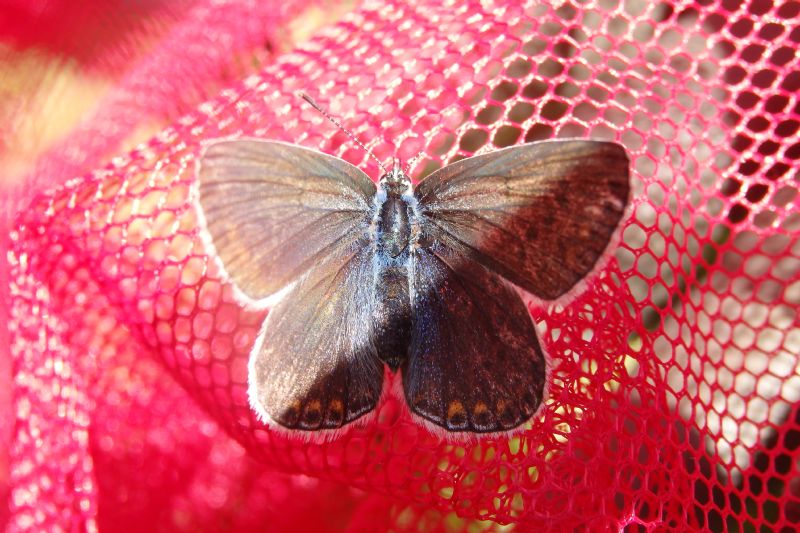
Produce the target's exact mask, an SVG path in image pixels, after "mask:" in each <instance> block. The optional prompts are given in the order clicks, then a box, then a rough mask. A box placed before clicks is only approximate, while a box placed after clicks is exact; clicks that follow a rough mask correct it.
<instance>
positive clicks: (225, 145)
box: [198, 140, 375, 299]
mask: <svg viewBox="0 0 800 533" xmlns="http://www.w3.org/2000/svg"><path fill="white" fill-rule="evenodd" d="M198 175H199V193H200V205H201V207H202V209H203V214H204V218H205V224H206V228H207V230H208V232H209V234H210V235H211V238H212V242H213V243H214V248H215V249H216V252H217V255H218V256H219V257H220V259H221V260H222V263H223V264H224V266H225V270H226V272H227V273H228V275H229V276H230V277H231V278H232V280H233V281H234V282H235V283H236V285H237V286H238V287H239V288H240V289H241V290H242V291H243V292H244V293H245V294H246V295H247V296H249V297H251V298H253V299H261V298H264V297H266V296H269V295H271V294H273V293H275V292H277V291H278V290H280V289H282V288H283V287H285V286H286V285H287V284H289V282H291V281H293V280H295V279H297V278H298V277H299V276H300V275H301V274H302V273H304V272H305V271H306V270H308V269H309V268H310V267H311V266H312V265H313V264H315V263H317V262H319V261H321V260H322V259H324V258H325V257H326V256H328V255H330V254H331V251H332V249H333V247H335V246H336V245H338V244H339V243H340V242H342V241H346V242H353V241H354V240H355V239H358V238H359V236H360V234H361V233H362V232H361V231H359V230H360V229H362V228H363V227H365V226H366V225H367V224H368V223H369V213H370V209H371V205H372V197H373V196H374V194H375V185H374V184H373V183H372V181H371V180H370V179H369V178H368V177H367V175H366V174H364V173H363V172H362V171H361V170H359V169H358V168H356V167H354V166H353V165H351V164H349V163H347V162H345V161H343V160H341V159H338V158H335V157H333V156H329V155H326V154H323V153H321V152H316V151H314V150H310V149H308V148H303V147H300V146H295V145H291V144H285V143H280V142H274V141H258V140H231V141H220V142H216V143H214V144H211V145H209V146H208V147H207V149H206V151H205V153H204V154H203V157H202V158H201V160H200V164H199V166H198Z"/></svg>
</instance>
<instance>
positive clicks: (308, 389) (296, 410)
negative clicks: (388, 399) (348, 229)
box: [248, 243, 383, 430]
mask: <svg viewBox="0 0 800 533" xmlns="http://www.w3.org/2000/svg"><path fill="white" fill-rule="evenodd" d="M372 256H373V252H372V251H371V249H370V248H368V247H366V246H362V245H360V244H358V243H357V244H356V245H349V246H338V247H337V249H336V250H335V251H334V252H333V253H332V254H331V256H329V257H328V258H327V259H326V260H325V261H324V262H323V263H321V264H320V265H317V266H315V267H314V268H312V269H311V270H310V271H309V272H308V274H306V275H305V276H303V277H302V278H300V280H299V281H298V282H297V285H295V286H294V287H293V288H292V289H291V290H290V291H289V292H288V293H287V294H286V295H285V296H284V297H283V298H282V299H281V300H280V302H279V303H278V304H277V305H276V306H275V307H274V308H272V310H271V311H270V313H269V315H268V316H267V320H266V323H265V325H264V332H263V334H262V339H261V341H260V343H259V345H257V346H256V347H255V349H254V352H253V353H252V354H251V356H250V369H249V376H248V383H249V396H250V403H251V405H252V406H253V407H254V409H255V410H256V412H258V413H259V414H260V415H261V416H262V417H264V418H267V419H268V420H267V421H274V422H277V423H278V424H280V425H282V426H284V427H286V428H289V429H299V430H318V429H337V428H340V427H342V426H344V425H345V424H348V423H349V422H352V421H354V420H356V419H357V418H359V417H361V416H363V415H364V414H366V413H368V412H369V411H371V410H373V409H374V408H375V406H376V404H377V402H378V399H379V397H380V394H381V388H382V386H383V364H382V363H381V362H380V360H379V359H378V356H377V353H376V350H375V346H374V344H373V335H372V332H371V330H370V327H371V318H372V313H373V309H374V301H375V300H374V298H375V296H374V287H375V285H374V279H373V278H374V275H373V266H372V259H371V258H372Z"/></svg>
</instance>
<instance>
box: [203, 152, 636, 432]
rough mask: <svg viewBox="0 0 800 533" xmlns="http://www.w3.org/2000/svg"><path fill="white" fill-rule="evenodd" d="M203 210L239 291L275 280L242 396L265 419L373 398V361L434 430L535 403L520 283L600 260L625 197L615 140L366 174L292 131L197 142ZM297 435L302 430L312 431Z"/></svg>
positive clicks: (319, 413) (319, 412) (543, 383)
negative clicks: (373, 176)
mask: <svg viewBox="0 0 800 533" xmlns="http://www.w3.org/2000/svg"><path fill="white" fill-rule="evenodd" d="M198 174H199V178H200V179H199V199H200V205H201V207H202V213H201V221H202V224H203V225H204V228H205V230H206V231H207V233H208V235H209V236H210V237H211V241H210V242H211V244H212V245H213V248H214V251H215V253H216V255H217V256H218V257H219V259H220V260H221V264H222V266H223V268H224V271H225V272H226V273H227V275H228V277H229V278H230V279H231V281H233V282H234V283H235V284H236V286H237V287H238V288H239V289H240V290H241V292H242V293H244V294H245V295H246V296H247V298H249V299H251V300H262V299H265V298H267V297H270V296H272V295H275V294H276V293H280V294H281V295H282V296H281V297H280V299H279V300H278V301H277V302H276V303H275V304H274V305H272V307H271V308H270V311H269V314H268V316H267V319H266V321H265V323H264V325H263V327H262V330H261V333H260V335H259V337H258V339H257V342H256V344H255V346H254V347H253V350H252V352H251V356H250V361H249V368H248V395H249V398H250V402H251V406H252V407H253V409H254V410H255V411H256V412H257V413H258V415H259V416H260V418H261V419H262V420H264V421H265V422H267V423H268V424H269V425H270V426H272V427H274V428H277V429H283V430H289V431H302V432H305V433H304V434H305V435H307V436H312V437H313V436H316V435H322V434H325V433H324V432H326V431H327V432H334V433H335V432H336V431H338V430H339V429H341V428H343V427H345V426H347V425H348V424H350V423H352V422H354V421H356V420H360V419H366V418H365V415H367V414H369V413H374V412H375V409H376V407H377V405H378V403H379V399H380V397H381V395H382V392H383V389H384V368H385V366H387V365H388V367H389V368H390V370H392V371H393V372H396V373H399V374H400V378H401V379H400V381H401V388H402V395H403V396H404V399H405V403H406V405H407V406H408V408H409V411H410V413H411V415H412V417H414V418H415V419H416V420H417V421H419V422H421V423H423V424H424V425H426V427H428V428H430V429H432V430H434V431H444V433H445V434H446V435H448V436H456V437H457V436H461V435H465V436H469V435H472V434H476V433H481V434H498V433H506V432H509V431H514V430H516V429H518V428H520V427H521V426H522V425H523V424H524V423H525V422H526V421H528V420H530V419H531V418H532V417H533V416H534V415H535V414H536V413H537V412H538V410H539V409H540V408H541V406H542V404H543V401H544V398H545V397H546V395H547V382H548V363H547V359H546V357H545V354H544V351H543V350H542V347H541V346H540V344H539V341H538V338H537V334H536V330H535V328H534V324H533V321H532V320H531V316H530V313H529V311H528V308H527V305H526V304H525V302H524V301H523V299H522V297H521V296H520V294H521V291H524V292H525V293H526V294H528V295H530V296H532V297H533V298H538V299H544V300H552V299H555V298H558V297H560V296H562V295H564V294H565V293H567V292H568V291H570V290H571V289H572V288H573V287H574V286H575V285H576V284H577V283H578V282H579V281H580V280H582V279H583V278H584V277H585V276H587V275H588V274H589V273H590V272H591V271H592V270H593V269H594V268H595V267H596V265H597V263H598V260H599V258H600V257H601V256H602V255H603V253H604V251H605V249H606V248H607V246H608V244H609V241H610V240H611V236H612V234H613V233H614V231H615V229H616V228H617V226H618V223H619V221H620V219H621V217H622V214H623V211H624V210H625V207H626V205H627V202H628V194H629V183H628V159H627V156H626V154H625V151H624V149H623V148H622V147H621V146H619V145H617V144H614V143H607V142H600V141H590V140H564V141H552V142H541V143H531V144H527V145H521V146H515V147H510V148H505V149H502V150H497V151H495V152H491V153H488V154H484V155H480V156H475V157H471V158H467V159H463V160H461V161H458V162H456V163H453V164H450V165H447V166H445V167H443V168H441V169H439V170H437V171H435V172H434V173H432V174H431V175H429V176H428V177H426V178H425V179H423V180H422V181H421V182H420V183H418V184H417V186H416V187H412V184H411V180H410V179H409V177H408V176H407V175H406V174H405V173H404V172H403V171H402V170H401V169H400V167H399V165H398V164H395V165H394V166H393V168H392V169H391V170H390V171H389V172H387V173H386V174H385V175H384V176H383V177H382V178H381V179H380V180H379V182H378V184H377V186H376V185H375V184H374V183H373V182H372V181H371V180H370V179H369V178H368V177H367V176H366V175H365V174H364V173H363V172H362V171H360V170H359V169H358V168H356V167H354V166H353V165H350V164H349V163H347V162H345V161H343V160H341V159H337V158H335V157H332V156H329V155H326V154H322V153H320V152H316V151H313V150H310V149H307V148H303V147H300V146H295V145H290V144H286V143H280V142H272V141H258V140H250V139H245V140H236V141H221V142H217V143H214V144H211V145H210V146H209V147H208V149H207V150H206V152H205V153H204V155H203V157H202V159H201V161H200V164H199V170H198ZM309 432H311V433H309Z"/></svg>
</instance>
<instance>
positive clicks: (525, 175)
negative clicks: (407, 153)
mask: <svg viewBox="0 0 800 533" xmlns="http://www.w3.org/2000/svg"><path fill="white" fill-rule="evenodd" d="M628 181H629V179H628V157H627V156H626V154H625V149H624V148H623V147H622V146H620V145H618V144H615V143H609V142H600V141H589V140H565V141H545V142H540V143H533V144H526V145H522V146H514V147H510V148H505V149H503V150H498V151H496V152H492V153H489V154H485V155H480V156H476V157H472V158H469V159H464V160H462V161H458V162H457V163H453V164H452V165H448V166H446V167H444V168H441V169H440V170H438V171H436V172H434V173H433V174H431V175H430V176H429V177H428V178H426V179H425V180H423V181H422V183H420V184H419V186H418V187H417V189H416V191H415V196H416V197H417V199H418V201H419V205H420V209H421V212H422V215H423V220H424V222H423V224H424V225H425V230H426V232H427V233H429V234H430V236H431V237H433V238H434V239H435V240H438V241H441V242H443V243H445V244H447V245H448V246H450V247H451V248H453V249H454V250H459V251H460V252H461V253H464V254H468V255H470V256H471V257H473V258H474V259H475V260H476V261H478V262H480V263H481V264H482V265H484V266H486V267H487V268H489V269H491V270H493V271H494V272H496V273H498V274H500V275H502V276H503V277H505V278H506V279H508V280H509V281H511V282H513V283H515V284H516V285H518V286H520V287H522V288H524V289H525V290H527V291H529V292H531V293H533V294H534V295H536V296H538V297H540V298H543V299H553V298H557V297H559V296H561V295H562V294H564V293H565V292H567V291H568V290H569V289H570V288H571V287H572V286H573V285H575V283H577V282H578V281H579V280H580V279H581V278H583V277H584V276H585V275H586V274H587V273H589V272H590V271H591V270H592V268H593V267H594V265H595V263H597V260H598V259H599V258H600V256H601V255H602V254H603V252H604V251H605V249H606V246H607V245H608V243H609V240H610V238H611V235H612V234H613V232H614V230H615V229H616V228H617V225H618V224H619V221H620V218H621V217H622V214H623V212H624V210H625V206H626V205H627V202H628V192H629V184H628Z"/></svg>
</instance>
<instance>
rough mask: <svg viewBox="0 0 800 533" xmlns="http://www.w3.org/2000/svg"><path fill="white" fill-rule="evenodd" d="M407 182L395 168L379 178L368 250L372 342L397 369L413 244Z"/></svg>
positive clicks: (407, 317)
mask: <svg viewBox="0 0 800 533" xmlns="http://www.w3.org/2000/svg"><path fill="white" fill-rule="evenodd" d="M411 191H412V186H411V180H410V179H409V178H408V176H406V175H405V174H404V173H403V172H402V170H400V166H399V164H395V165H394V168H392V170H391V171H390V172H388V173H386V174H385V175H383V176H382V177H381V179H380V181H379V182H378V190H377V192H376V194H375V216H374V222H373V226H374V231H373V232H371V233H372V235H373V243H371V245H372V246H374V248H375V252H374V254H375V255H374V269H375V276H374V284H375V286H374V291H375V292H374V294H375V301H374V310H375V311H374V315H373V320H372V328H373V339H374V341H375V348H376V350H377V354H378V357H379V358H380V359H381V360H382V361H383V362H385V363H386V364H387V365H389V368H390V369H392V371H395V372H396V371H397V370H398V368H400V365H401V364H402V363H403V361H405V359H406V358H407V354H408V347H409V343H410V341H411V299H410V293H409V279H408V276H409V261H410V257H411V254H412V253H413V248H414V247H415V246H416V245H417V243H416V242H414V240H413V238H414V237H416V235H414V234H413V233H412V227H415V225H416V217H417V215H416V213H415V212H414V209H413V208H412V205H411V204H412V202H413V196H411Z"/></svg>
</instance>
